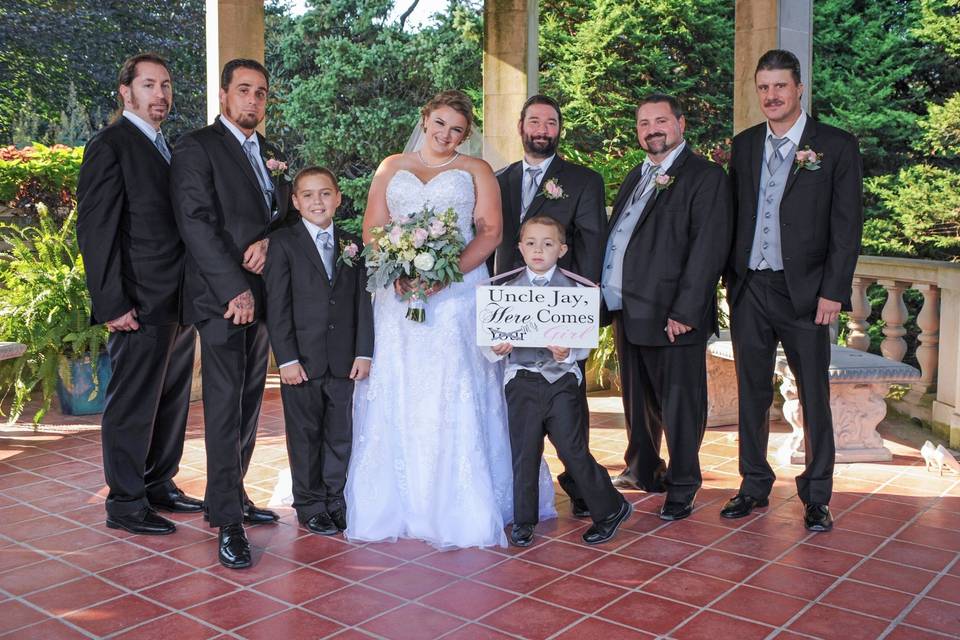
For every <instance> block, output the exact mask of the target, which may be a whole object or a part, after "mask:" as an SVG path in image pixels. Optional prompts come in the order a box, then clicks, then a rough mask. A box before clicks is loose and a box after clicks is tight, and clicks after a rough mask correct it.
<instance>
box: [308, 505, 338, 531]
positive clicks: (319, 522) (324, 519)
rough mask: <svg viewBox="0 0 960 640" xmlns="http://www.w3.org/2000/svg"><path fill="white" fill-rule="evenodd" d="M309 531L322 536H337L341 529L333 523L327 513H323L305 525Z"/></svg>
mask: <svg viewBox="0 0 960 640" xmlns="http://www.w3.org/2000/svg"><path fill="white" fill-rule="evenodd" d="M303 526H305V527H306V528H307V529H309V530H310V531H312V532H314V533H318V534H320V535H321V536H335V535H337V534H338V533H340V529H338V528H337V525H335V524H334V523H333V520H331V519H330V516H329V515H328V514H327V512H326V511H321V512H320V513H318V514H316V515H315V516H313V517H312V518H310V519H309V520H307V521H306V522H304V523H303Z"/></svg>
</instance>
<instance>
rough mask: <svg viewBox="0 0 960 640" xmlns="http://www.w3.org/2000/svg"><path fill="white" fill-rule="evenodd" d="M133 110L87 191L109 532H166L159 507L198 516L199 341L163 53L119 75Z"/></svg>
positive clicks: (94, 166) (94, 145) (94, 156)
mask: <svg viewBox="0 0 960 640" xmlns="http://www.w3.org/2000/svg"><path fill="white" fill-rule="evenodd" d="M118 80H119V81H118V84H119V91H120V98H121V101H122V106H123V113H122V114H121V115H120V117H118V118H117V119H116V121H115V122H114V123H113V124H111V125H110V126H108V127H106V128H105V129H103V130H102V131H100V132H99V133H98V134H97V135H96V136H95V137H94V138H93V139H92V140H91V141H90V143H89V144H88V145H87V148H86V149H85V150H84V154H83V163H82V164H81V166H80V177H79V181H78V184H77V207H78V218H77V240H78V242H79V244H80V252H81V254H82V255H83V262H84V268H85V271H86V278H87V288H88V289H89V291H90V299H91V301H92V305H93V317H92V318H91V321H92V322H95V323H101V322H102V323H103V324H105V325H106V327H107V329H108V330H109V331H110V340H109V342H108V344H107V349H108V351H109V353H110V364H111V367H112V369H113V377H112V378H111V380H110V384H109V385H108V387H107V405H106V409H105V411H104V414H103V426H102V437H101V440H102V444H103V471H104V475H105V476H106V481H107V485H108V486H109V488H110V492H109V493H108V494H107V500H106V509H107V526H108V527H111V528H114V529H118V528H119V529H125V530H126V531H129V532H131V533H137V534H152V535H163V534H168V533H173V532H174V531H175V529H176V527H175V526H174V524H173V523H172V522H170V521H169V520H167V519H165V518H162V517H160V516H159V515H157V514H156V513H155V511H154V508H160V509H165V510H168V511H176V512H191V511H199V510H200V509H201V503H200V501H199V500H197V499H195V498H191V497H189V496H186V495H184V493H183V492H182V491H180V489H178V488H177V486H176V485H175V484H174V483H173V477H174V476H175V475H176V474H177V470H178V467H179V465H180V457H181V455H182V454H183V438H184V432H185V429H186V425H187V413H188V409H189V404H190V382H191V379H192V376H193V353H194V341H195V334H194V331H193V327H190V326H183V325H181V324H180V278H181V275H182V273H183V259H184V250H183V243H182V242H181V241H180V234H179V233H178V231H177V225H176V223H175V221H174V217H173V208H172V206H171V203H170V191H169V178H170V168H169V163H170V149H169V147H168V146H167V143H166V140H165V139H164V137H163V133H162V131H161V130H160V125H161V123H162V122H163V121H164V119H165V118H166V117H167V115H168V114H169V113H170V108H171V106H172V105H173V85H172V82H171V80H170V74H169V72H168V69H167V63H166V61H164V59H163V58H160V57H159V56H156V55H153V54H141V55H137V56H134V57H132V58H130V59H128V60H127V61H126V62H124V63H123V67H122V68H121V70H120V76H119V79H118Z"/></svg>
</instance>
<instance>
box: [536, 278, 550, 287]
mask: <svg viewBox="0 0 960 640" xmlns="http://www.w3.org/2000/svg"><path fill="white" fill-rule="evenodd" d="M532 282H533V286H535V287H545V286H547V285H548V284H549V283H550V281H549V280H547V278H546V277H545V276H537V277H536V278H534V279H533V280H532Z"/></svg>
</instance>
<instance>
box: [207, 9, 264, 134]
mask: <svg viewBox="0 0 960 640" xmlns="http://www.w3.org/2000/svg"><path fill="white" fill-rule="evenodd" d="M206 1H207V24H206V27H207V29H206V31H207V122H212V121H213V119H214V118H215V117H216V116H217V114H218V113H220V98H219V93H220V70H221V69H222V68H223V65H224V63H225V62H227V61H228V60H232V59H233V58H251V59H253V60H257V61H259V62H263V0H206ZM259 128H260V131H261V132H263V123H261V125H260V127H259Z"/></svg>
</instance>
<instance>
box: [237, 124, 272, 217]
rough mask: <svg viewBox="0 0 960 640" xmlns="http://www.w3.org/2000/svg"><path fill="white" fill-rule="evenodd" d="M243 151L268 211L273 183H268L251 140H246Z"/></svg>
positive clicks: (268, 179) (268, 178)
mask: <svg viewBox="0 0 960 640" xmlns="http://www.w3.org/2000/svg"><path fill="white" fill-rule="evenodd" d="M243 151H244V152H245V153H246V154H247V160H249V161H250V166H251V167H253V173H254V174H256V176H257V181H258V182H259V183H260V189H261V190H262V191H263V198H264V200H266V201H267V208H268V209H269V208H270V205H271V204H272V202H273V183H272V182H270V177H269V176H267V175H266V173H265V172H266V167H264V166H263V160H261V159H260V157H259V155H258V154H257V152H256V151H255V150H254V148H253V140H247V141H246V142H244V143H243Z"/></svg>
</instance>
